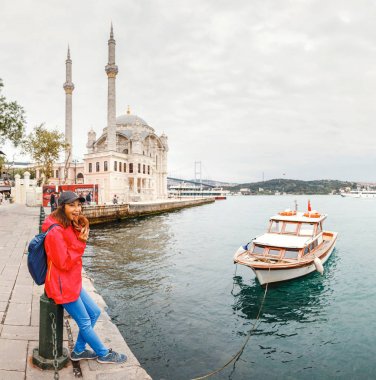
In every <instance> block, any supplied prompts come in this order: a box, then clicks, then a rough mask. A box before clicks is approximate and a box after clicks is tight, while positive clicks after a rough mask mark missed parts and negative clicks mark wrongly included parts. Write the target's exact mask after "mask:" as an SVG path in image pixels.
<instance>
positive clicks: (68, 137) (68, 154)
mask: <svg viewBox="0 0 376 380" xmlns="http://www.w3.org/2000/svg"><path fill="white" fill-rule="evenodd" d="M65 72H66V74H65V75H66V78H65V83H64V86H63V87H64V91H65V141H66V142H67V143H68V144H69V148H68V149H66V151H65V162H66V163H67V161H69V162H71V161H72V92H73V90H74V84H73V83H72V60H71V59H70V50H69V45H68V54H67V60H66V61H65Z"/></svg>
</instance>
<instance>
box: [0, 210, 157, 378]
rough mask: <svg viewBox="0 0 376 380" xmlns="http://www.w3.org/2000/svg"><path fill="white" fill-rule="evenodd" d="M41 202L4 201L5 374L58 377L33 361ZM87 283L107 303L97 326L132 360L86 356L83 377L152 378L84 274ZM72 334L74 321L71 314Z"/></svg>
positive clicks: (1, 320) (0, 370)
mask: <svg viewBox="0 0 376 380" xmlns="http://www.w3.org/2000/svg"><path fill="white" fill-rule="evenodd" d="M38 223H39V208H29V207H26V206H22V205H13V204H12V205H11V204H5V205H0V379H1V380H7V379H15V380H18V379H35V380H37V379H38V380H39V379H42V380H43V379H53V371H42V370H40V369H39V368H37V367H35V366H34V365H33V364H32V362H31V355H32V351H33V348H35V347H38V336H39V326H38V325H39V297H40V295H41V294H42V293H43V286H36V285H35V284H34V283H33V281H32V279H31V277H30V274H29V272H28V269H27V260H26V259H27V257H26V254H25V252H26V249H27V245H28V242H29V241H30V239H32V238H33V236H34V235H35V234H36V233H37V232H38ZM84 287H85V289H86V290H88V292H89V293H90V294H91V296H92V297H93V298H94V299H95V300H96V302H97V304H98V305H99V306H100V307H101V309H102V314H101V317H100V319H99V320H98V322H97V325H96V327H95V330H96V331H97V333H98V335H99V336H100V337H101V338H102V340H103V341H104V342H105V344H106V345H107V346H108V347H112V348H113V349H114V350H115V351H119V352H124V353H126V355H127V356H128V361H127V362H126V363H124V364H121V365H116V364H99V363H97V362H96V361H95V360H91V361H81V369H82V373H83V379H85V380H86V379H90V380H92V379H93V380H94V379H97V380H106V379H111V380H120V379H127V380H133V379H135V380H136V379H137V380H138V379H140V380H144V379H151V378H150V376H149V375H148V374H147V373H146V372H145V370H144V369H143V368H142V367H141V366H140V364H139V362H138V361H137V359H136V358H135V356H134V355H133V354H132V352H131V351H130V349H129V347H128V346H127V344H126V342H125V341H124V339H123V337H122V336H121V334H120V332H119V330H118V329H117V327H116V326H115V325H114V324H113V323H112V322H111V320H110V318H109V316H108V314H107V313H106V311H105V310H106V304H105V302H104V300H103V299H102V297H101V296H100V295H99V294H98V293H97V292H96V290H95V288H94V286H93V284H92V282H91V281H90V279H88V278H84ZM70 324H71V327H72V330H73V337H74V338H75V337H77V328H76V325H75V322H74V321H73V320H71V319H70ZM64 334H65V338H64V345H65V347H67V340H66V332H64ZM59 374H60V379H76V378H75V377H74V375H73V370H72V365H71V363H70V362H69V364H68V365H67V367H65V368H63V369H62V370H61V371H60V372H59Z"/></svg>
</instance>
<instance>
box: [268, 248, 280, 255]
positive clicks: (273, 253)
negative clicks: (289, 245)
mask: <svg viewBox="0 0 376 380" xmlns="http://www.w3.org/2000/svg"><path fill="white" fill-rule="evenodd" d="M280 253H281V250H280V249H274V248H270V249H269V252H268V255H270V256H279V255H280Z"/></svg>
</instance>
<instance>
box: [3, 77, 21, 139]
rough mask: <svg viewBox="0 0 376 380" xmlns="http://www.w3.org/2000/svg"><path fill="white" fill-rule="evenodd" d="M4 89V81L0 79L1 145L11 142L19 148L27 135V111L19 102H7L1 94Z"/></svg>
mask: <svg viewBox="0 0 376 380" xmlns="http://www.w3.org/2000/svg"><path fill="white" fill-rule="evenodd" d="M3 87H4V84H3V81H2V80H1V79H0V143H1V144H2V143H4V141H5V140H10V141H11V142H12V143H13V145H15V146H17V145H18V144H20V143H21V141H22V138H23V136H24V133H25V118H24V114H25V111H24V110H23V108H22V107H21V106H19V105H18V104H17V102H7V100H6V98H5V96H3V95H2V94H1V90H2V88H3Z"/></svg>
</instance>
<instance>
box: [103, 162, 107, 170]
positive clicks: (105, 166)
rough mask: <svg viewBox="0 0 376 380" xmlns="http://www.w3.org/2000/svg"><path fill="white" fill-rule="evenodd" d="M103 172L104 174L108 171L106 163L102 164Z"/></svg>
mask: <svg viewBox="0 0 376 380" xmlns="http://www.w3.org/2000/svg"><path fill="white" fill-rule="evenodd" d="M103 170H104V171H105V172H106V171H107V170H108V163H107V161H105V162H104V166H103Z"/></svg>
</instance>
